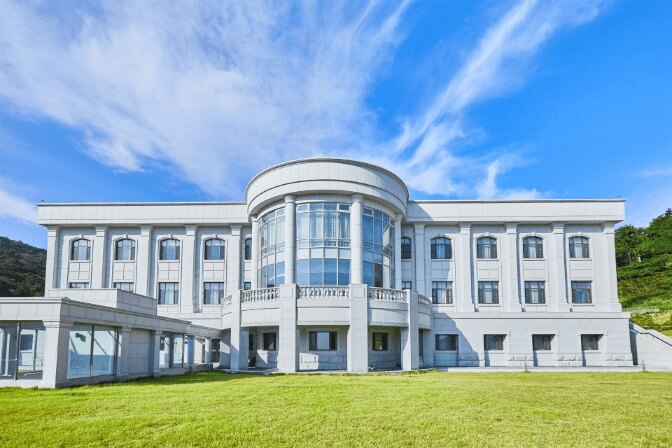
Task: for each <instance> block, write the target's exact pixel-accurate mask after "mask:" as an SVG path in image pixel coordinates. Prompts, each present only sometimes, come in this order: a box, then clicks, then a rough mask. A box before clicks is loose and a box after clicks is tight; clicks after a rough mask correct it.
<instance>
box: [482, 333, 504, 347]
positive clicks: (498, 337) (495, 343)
mask: <svg viewBox="0 0 672 448" xmlns="http://www.w3.org/2000/svg"><path fill="white" fill-rule="evenodd" d="M505 338H506V336H505V335H503V334H486V335H485V349H486V350H504V339H505Z"/></svg>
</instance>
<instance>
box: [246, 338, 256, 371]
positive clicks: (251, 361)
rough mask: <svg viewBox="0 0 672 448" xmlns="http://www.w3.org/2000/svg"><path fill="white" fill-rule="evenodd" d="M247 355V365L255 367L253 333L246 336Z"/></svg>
mask: <svg viewBox="0 0 672 448" xmlns="http://www.w3.org/2000/svg"><path fill="white" fill-rule="evenodd" d="M247 341H248V345H247V350H248V356H247V367H257V356H256V355H257V351H256V346H255V345H254V335H253V334H252V333H250V335H249V338H248V340H247Z"/></svg>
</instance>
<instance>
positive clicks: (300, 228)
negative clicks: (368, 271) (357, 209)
mask: <svg viewBox="0 0 672 448" xmlns="http://www.w3.org/2000/svg"><path fill="white" fill-rule="evenodd" d="M296 283H297V284H299V285H348V284H349V283H350V204H341V203H337V202H310V203H301V204H297V206H296Z"/></svg>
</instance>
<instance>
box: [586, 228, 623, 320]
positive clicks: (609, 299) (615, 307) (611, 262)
mask: <svg viewBox="0 0 672 448" xmlns="http://www.w3.org/2000/svg"><path fill="white" fill-rule="evenodd" d="M602 234H603V244H604V254H603V257H604V259H603V262H604V263H605V269H604V272H605V273H606V275H605V279H604V282H603V283H602V284H603V285H606V289H605V290H604V291H597V296H596V297H594V298H593V300H595V299H596V298H597V299H598V300H599V298H600V297H603V298H604V299H603V300H601V301H600V302H598V303H597V306H596V311H602V310H603V311H606V312H621V311H623V308H622V307H621V303H620V302H619V301H618V283H617V277H616V242H615V232H614V224H613V223H611V222H606V223H604V224H602ZM593 260H596V262H599V259H598V257H597V256H594V257H593Z"/></svg>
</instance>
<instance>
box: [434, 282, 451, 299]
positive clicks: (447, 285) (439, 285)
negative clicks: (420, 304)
mask: <svg viewBox="0 0 672 448" xmlns="http://www.w3.org/2000/svg"><path fill="white" fill-rule="evenodd" d="M432 303H440V304H451V303H453V282H445V281H439V282H432Z"/></svg>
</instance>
